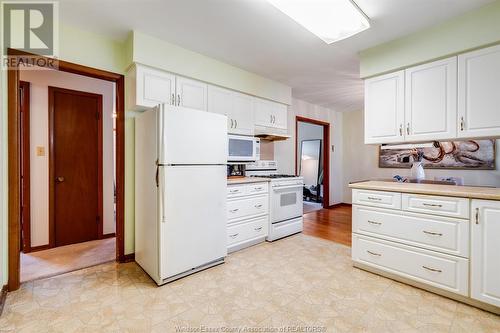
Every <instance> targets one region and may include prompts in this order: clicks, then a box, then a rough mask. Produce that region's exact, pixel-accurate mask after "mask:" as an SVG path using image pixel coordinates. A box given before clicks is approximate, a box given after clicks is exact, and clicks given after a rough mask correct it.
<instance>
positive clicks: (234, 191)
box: [229, 190, 240, 193]
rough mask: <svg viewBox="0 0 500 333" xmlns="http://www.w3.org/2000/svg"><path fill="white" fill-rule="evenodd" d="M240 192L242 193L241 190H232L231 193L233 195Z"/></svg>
mask: <svg viewBox="0 0 500 333" xmlns="http://www.w3.org/2000/svg"><path fill="white" fill-rule="evenodd" d="M239 191H240V190H231V191H229V192H231V193H238V192H239Z"/></svg>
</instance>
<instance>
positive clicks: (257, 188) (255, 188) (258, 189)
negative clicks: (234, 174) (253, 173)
mask: <svg viewBox="0 0 500 333" xmlns="http://www.w3.org/2000/svg"><path fill="white" fill-rule="evenodd" d="M253 189H254V190H255V191H260V190H262V187H254V188H253Z"/></svg>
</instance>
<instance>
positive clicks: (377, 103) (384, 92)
mask: <svg viewBox="0 0 500 333" xmlns="http://www.w3.org/2000/svg"><path fill="white" fill-rule="evenodd" d="M404 78H405V77H404V71H399V72H395V73H391V74H386V75H382V76H378V77H375V78H371V79H368V80H366V81H365V143H367V144H370V143H391V142H402V141H404V131H403V126H404V125H403V124H404Z"/></svg>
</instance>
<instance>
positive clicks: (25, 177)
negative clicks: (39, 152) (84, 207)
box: [19, 81, 31, 253]
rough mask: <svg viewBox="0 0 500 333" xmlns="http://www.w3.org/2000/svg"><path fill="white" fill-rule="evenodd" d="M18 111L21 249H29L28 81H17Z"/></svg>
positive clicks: (26, 251) (26, 250)
mask: <svg viewBox="0 0 500 333" xmlns="http://www.w3.org/2000/svg"><path fill="white" fill-rule="evenodd" d="M19 97H20V104H19V106H20V107H19V111H20V121H19V124H20V128H19V130H20V137H19V138H20V139H21V149H20V152H21V154H20V155H21V156H20V157H21V159H20V162H21V163H20V164H21V165H20V167H21V172H20V175H21V184H20V187H21V233H20V234H21V250H22V251H23V252H24V253H28V252H30V251H31V221H30V219H31V217H30V209H31V204H30V83H29V82H26V81H20V82H19Z"/></svg>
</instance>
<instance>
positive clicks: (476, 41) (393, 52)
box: [360, 1, 500, 78]
mask: <svg viewBox="0 0 500 333" xmlns="http://www.w3.org/2000/svg"><path fill="white" fill-rule="evenodd" d="M498 42H500V1H495V2H493V3H491V4H488V5H486V6H483V7H480V8H478V9H476V10H473V11H470V12H467V13H465V14H463V15H461V16H457V17H455V18H452V19H450V20H447V21H445V22H443V23H441V24H439V25H436V26H433V27H431V28H428V29H424V30H421V31H418V32H416V33H413V34H410V35H408V36H405V37H402V38H399V39H396V40H393V41H390V42H388V43H384V44H381V45H378V46H375V47H372V48H369V49H367V50H364V51H362V52H360V62H361V63H360V75H361V77H362V78H366V77H370V76H374V75H378V74H382V73H385V72H390V71H395V70H398V69H401V68H404V67H408V66H411V65H416V64H420V63H423V62H428V61H430V60H434V59H439V58H443V57H447V56H451V55H455V54H457V53H461V52H464V51H466V50H471V49H475V48H479V47H483V46H486V45H489V44H495V43H498Z"/></svg>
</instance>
